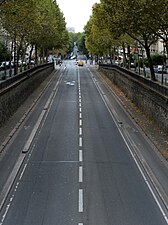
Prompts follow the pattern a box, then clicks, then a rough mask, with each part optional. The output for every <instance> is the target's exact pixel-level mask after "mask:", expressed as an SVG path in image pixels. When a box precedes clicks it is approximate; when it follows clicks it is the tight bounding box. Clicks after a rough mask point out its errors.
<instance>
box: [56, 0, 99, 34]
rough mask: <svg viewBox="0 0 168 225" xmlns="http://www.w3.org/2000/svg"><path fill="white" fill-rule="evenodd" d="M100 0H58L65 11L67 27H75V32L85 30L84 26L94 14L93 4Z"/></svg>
mask: <svg viewBox="0 0 168 225" xmlns="http://www.w3.org/2000/svg"><path fill="white" fill-rule="evenodd" d="M96 2H97V3H99V2H100V1H99V0H57V4H58V5H59V7H60V9H61V11H62V12H63V13H64V17H65V21H66V23H67V27H74V28H75V32H76V33H77V32H83V28H84V26H85V25H86V23H87V21H88V20H89V17H90V15H91V14H92V6H93V4H94V3H96Z"/></svg>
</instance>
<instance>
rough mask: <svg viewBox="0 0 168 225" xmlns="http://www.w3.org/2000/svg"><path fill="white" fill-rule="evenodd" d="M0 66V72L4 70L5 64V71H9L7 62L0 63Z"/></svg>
mask: <svg viewBox="0 0 168 225" xmlns="http://www.w3.org/2000/svg"><path fill="white" fill-rule="evenodd" d="M0 64H1V65H0V69H1V70H5V64H6V69H9V67H10V66H9V65H10V62H9V61H6V62H5V61H4V62H1V63H0Z"/></svg>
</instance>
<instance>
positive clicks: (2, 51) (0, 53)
mask: <svg viewBox="0 0 168 225" xmlns="http://www.w3.org/2000/svg"><path fill="white" fill-rule="evenodd" d="M9 58H10V54H9V52H8V50H7V48H6V47H5V45H4V44H3V43H1V42H0V62H2V61H5V60H7V61H8V60H9Z"/></svg>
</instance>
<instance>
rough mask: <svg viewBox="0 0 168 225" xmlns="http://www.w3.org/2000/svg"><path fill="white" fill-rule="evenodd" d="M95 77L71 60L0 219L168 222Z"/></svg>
mask: <svg viewBox="0 0 168 225" xmlns="http://www.w3.org/2000/svg"><path fill="white" fill-rule="evenodd" d="M91 76H92V75H91V74H90V72H89V70H88V69H87V67H77V66H76V65H75V64H73V62H67V63H66V72H65V73H64V74H63V79H62V81H61V83H60V84H59V88H58V92H57V94H56V96H55V97H54V99H53V101H52V104H51V105H50V107H49V108H48V111H47V114H46V116H45V118H44V120H43V122H42V123H41V126H40V127H39V129H38V132H37V133H36V135H35V137H34V140H33V142H32V143H31V146H30V149H29V152H28V153H27V155H26V159H25V161H24V164H23V165H22V168H21V169H20V172H19V174H18V176H17V178H16V180H15V183H14V185H13V188H12V190H11V192H10V193H9V195H8V199H7V200H6V203H5V205H4V207H3V210H2V211H1V212H0V225H10V224H12V225H13V224H17V225H29V224H31V225H32V224H37V225H41V224H46V225H47V224H49V225H55V224H60V225H63V224H68V225H73V224H78V225H84V224H88V225H95V224H96V225H107V224H110V225H120V224H121V225H141V224H142V225H143V224H145V225H146V224H147V225H155V224H156V225H165V224H167V223H166V221H165V219H164V218H163V215H162V213H161V212H160V209H159V208H158V205H157V204H156V201H155V200H154V198H153V196H152V194H151V192H150V190H149V188H148V187H147V185H146V182H145V180H144V178H143V176H142V174H141V173H140V171H139V169H138V167H137V165H136V163H135V161H134V159H133V157H132V156H131V154H130V152H129V149H128V146H127V145H126V142H125V141H124V140H123V136H122V135H121V133H120V132H119V129H118V127H117V125H116V123H115V122H114V120H113V119H112V117H111V115H110V113H109V110H108V109H107V107H106V105H105V103H104V102H103V100H102V98H101V96H100V94H99V92H98V90H97V88H96V86H95V84H94V82H93V80H92V78H91ZM95 77H96V76H95ZM51 91H52V89H51ZM104 94H105V93H104ZM46 100H47V99H46Z"/></svg>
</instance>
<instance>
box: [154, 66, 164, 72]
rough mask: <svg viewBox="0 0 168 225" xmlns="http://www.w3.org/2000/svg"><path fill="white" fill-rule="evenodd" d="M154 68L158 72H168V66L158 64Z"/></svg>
mask: <svg viewBox="0 0 168 225" xmlns="http://www.w3.org/2000/svg"><path fill="white" fill-rule="evenodd" d="M154 70H155V72H156V73H162V72H163V73H167V68H166V67H165V66H163V65H158V66H157V67H156V68H155V69H154Z"/></svg>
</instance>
